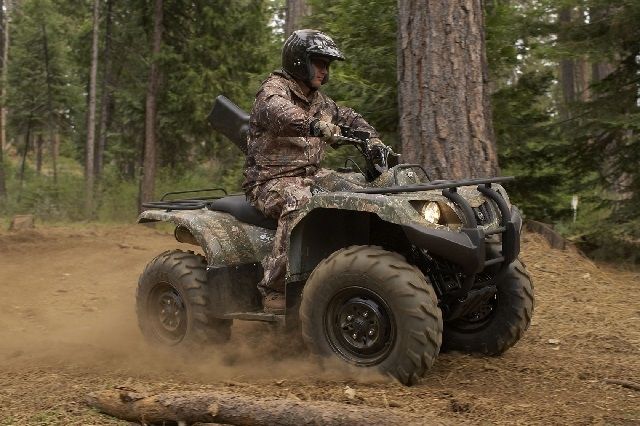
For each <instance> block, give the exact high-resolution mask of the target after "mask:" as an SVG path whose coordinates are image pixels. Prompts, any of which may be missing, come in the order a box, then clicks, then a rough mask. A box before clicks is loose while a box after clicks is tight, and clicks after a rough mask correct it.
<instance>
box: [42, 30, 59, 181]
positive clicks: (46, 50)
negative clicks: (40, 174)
mask: <svg viewBox="0 0 640 426" xmlns="http://www.w3.org/2000/svg"><path fill="white" fill-rule="evenodd" d="M42 48H43V51H44V70H45V77H46V81H47V111H48V115H47V131H48V133H49V147H50V150H51V162H52V167H53V183H54V184H56V183H58V164H57V161H58V156H57V155H56V150H55V148H54V146H53V145H54V141H53V134H54V132H53V91H52V90H51V69H50V67H49V64H50V62H49V41H48V38H47V27H46V26H45V25H44V24H42Z"/></svg>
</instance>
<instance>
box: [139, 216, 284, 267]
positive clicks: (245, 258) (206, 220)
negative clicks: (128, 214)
mask: <svg viewBox="0 0 640 426" xmlns="http://www.w3.org/2000/svg"><path fill="white" fill-rule="evenodd" d="M145 222H170V223H173V224H175V225H176V226H183V227H185V228H186V229H188V230H189V231H190V232H191V235H193V237H194V238H195V240H196V241H197V242H198V244H199V245H200V247H202V249H203V250H204V252H205V256H206V258H207V264H208V266H210V267H217V266H234V265H242V264H246V263H254V262H258V261H260V260H261V259H262V258H264V257H265V256H266V255H267V254H269V253H271V247H272V245H273V238H274V234H275V231H272V230H269V229H264V228H260V227H257V226H253V225H249V224H246V223H242V222H240V221H238V220H237V219H236V218H234V217H233V216H231V215H230V214H229V213H223V212H218V211H211V210H207V209H199V210H172V211H166V210H147V211H144V212H142V213H141V214H140V216H139V217H138V223H145Z"/></svg>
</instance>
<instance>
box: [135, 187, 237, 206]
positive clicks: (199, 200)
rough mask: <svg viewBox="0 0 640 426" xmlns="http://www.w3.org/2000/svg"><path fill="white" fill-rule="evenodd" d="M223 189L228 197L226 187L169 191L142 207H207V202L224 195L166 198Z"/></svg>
mask: <svg viewBox="0 0 640 426" xmlns="http://www.w3.org/2000/svg"><path fill="white" fill-rule="evenodd" d="M214 191H221V192H222V193H223V194H224V195H223V196H224V197H226V196H227V195H229V194H228V193H227V190H226V189H224V188H204V189H191V190H188V191H172V192H167V193H166V194H164V195H163V196H162V198H160V201H148V202H146V203H142V207H144V208H145V209H163V210H167V211H171V210H198V209H202V208H204V207H206V205H207V203H208V202H209V201H211V200H217V199H219V198H222V197H223V196H216V195H207V196H200V197H192V198H181V199H177V200H167V199H166V198H167V197H169V196H171V195H183V194H198V193H207V192H214Z"/></svg>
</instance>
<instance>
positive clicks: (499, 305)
mask: <svg viewBox="0 0 640 426" xmlns="http://www.w3.org/2000/svg"><path fill="white" fill-rule="evenodd" d="M496 288H497V293H496V295H495V296H494V297H493V298H491V299H489V301H488V302H487V303H486V304H485V305H484V306H481V307H480V309H479V310H478V311H477V312H473V313H471V314H467V315H465V316H464V317H462V318H457V319H455V320H453V321H451V322H448V323H446V324H445V326H444V334H443V336H442V349H443V351H449V350H458V351H463V352H472V353H482V354H486V355H500V354H502V353H503V352H505V351H506V350H507V349H509V348H510V347H511V346H513V345H515V344H516V342H517V341H518V340H520V338H521V337H522V335H523V334H524V332H525V330H526V329H527V328H528V327H529V324H530V323H531V316H532V315H533V305H534V302H533V283H532V281H531V277H529V274H528V273H527V270H526V269H525V267H524V265H523V264H522V263H521V262H520V260H515V261H514V262H513V263H512V264H511V265H509V269H507V272H506V274H505V276H504V277H503V278H502V279H501V280H500V281H499V282H498V283H497V284H496Z"/></svg>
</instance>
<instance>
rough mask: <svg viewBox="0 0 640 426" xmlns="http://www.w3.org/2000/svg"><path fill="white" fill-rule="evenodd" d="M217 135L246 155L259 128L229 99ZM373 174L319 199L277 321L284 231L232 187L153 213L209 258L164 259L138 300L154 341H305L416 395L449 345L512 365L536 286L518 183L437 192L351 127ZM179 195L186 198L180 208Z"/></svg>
mask: <svg viewBox="0 0 640 426" xmlns="http://www.w3.org/2000/svg"><path fill="white" fill-rule="evenodd" d="M209 119H210V122H211V123H212V125H213V127H214V128H215V129H217V130H219V131H221V132H222V133H223V134H225V135H227V136H228V137H230V138H231V139H232V140H233V141H234V142H235V143H236V144H237V145H238V146H239V147H240V148H244V149H246V145H245V143H246V131H247V127H248V126H247V123H248V116H247V114H246V113H244V112H243V111H241V110H240V109H239V108H238V107H236V106H235V105H233V103H231V102H230V101H229V100H228V99H226V98H224V97H218V98H217V99H216V103H215V105H214V108H213V110H212V112H211V114H210V116H209ZM342 131H343V132H342V133H343V135H344V136H342V137H339V138H336V140H335V143H336V144H338V145H339V144H351V145H353V146H355V147H356V148H357V149H358V151H359V152H360V153H361V154H362V157H363V158H364V166H363V169H364V170H362V169H361V168H360V167H359V166H358V164H357V162H356V161H354V160H353V159H348V160H347V162H346V163H345V164H346V165H351V167H347V166H345V167H344V168H341V169H338V170H337V171H336V172H335V173H333V174H330V175H329V176H328V177H327V178H326V179H324V180H323V179H319V180H318V181H317V182H316V185H315V186H314V187H312V194H313V196H312V198H311V201H310V202H309V203H308V204H306V205H305V206H304V207H303V208H302V209H301V210H300V212H299V214H298V216H297V219H296V223H295V226H294V227H293V228H292V229H293V230H292V232H291V235H290V237H289V238H290V246H289V247H290V248H289V255H288V268H287V274H286V312H285V313H284V314H283V315H275V314H271V313H265V312H264V311H263V308H262V306H261V295H260V294H259V292H258V289H257V287H256V284H257V283H258V282H259V281H260V278H261V276H262V267H261V263H260V261H261V260H262V259H263V258H264V256H265V255H267V254H268V253H270V252H271V247H272V243H273V236H274V230H275V229H276V222H275V221H273V220H271V219H269V218H266V217H264V216H263V215H262V214H261V213H260V212H259V211H258V210H256V209H255V208H254V207H252V206H251V205H250V204H249V203H248V202H247V201H246V199H245V196H244V195H243V194H241V195H227V193H226V192H225V191H224V190H223V189H207V190H198V191H181V192H174V193H169V194H165V196H164V197H163V198H162V200H160V201H157V202H151V203H147V204H146V205H145V208H147V210H146V211H144V212H142V214H141V215H140V217H139V219H138V221H139V222H140V223H145V222H157V221H162V222H170V223H172V224H173V225H175V233H174V234H175V238H176V240H177V241H179V242H181V243H186V244H193V245H196V246H200V247H201V249H202V251H203V252H204V256H202V255H199V254H195V253H194V252H192V251H182V250H172V251H167V252H165V253H162V254H160V255H159V256H158V257H156V258H155V259H153V260H152V261H151V262H150V263H149V264H148V265H147V266H146V268H145V270H144V272H143V273H142V275H141V277H140V280H139V283H138V289H137V295H136V296H137V314H138V319H139V325H140V328H141V330H142V332H143V334H144V336H145V337H146V338H147V339H149V340H151V341H153V342H156V343H161V344H164V345H177V346H185V347H190V346H191V345H193V344H207V343H213V344H216V343H222V342H225V341H227V340H228V339H229V338H230V328H231V325H232V322H233V321H234V320H250V321H268V322H272V323H276V324H281V325H283V326H286V327H287V328H294V329H296V328H295V327H292V326H297V327H298V328H297V330H298V331H301V335H302V338H303V339H304V341H305V343H306V345H307V346H308V348H309V349H310V350H311V352H313V353H315V354H318V355H321V356H326V357H335V358H338V359H341V360H343V361H345V362H347V363H350V364H355V365H357V366H361V367H366V368H375V369H378V370H380V371H381V372H383V373H385V374H389V375H392V376H393V377H395V378H397V379H398V380H400V381H401V382H402V383H405V384H412V383H415V382H416V381H418V380H419V379H420V377H422V376H423V374H424V373H425V372H426V371H427V370H428V369H429V368H430V367H431V366H432V365H433V363H434V361H435V359H436V357H437V355H438V353H439V351H440V350H441V347H442V349H443V350H459V351H466V352H476V353H482V354H489V355H498V354H501V353H502V352H504V351H506V350H507V349H508V348H509V347H511V346H512V345H514V344H515V343H516V342H517V341H518V340H519V339H520V338H521V337H522V334H523V332H524V331H525V330H526V329H527V327H528V326H529V323H530V321H531V315H532V313H533V304H534V300H533V285H532V282H531V279H530V278H529V275H528V274H527V272H526V270H525V267H524V265H523V264H522V262H520V261H519V260H518V254H519V251H520V229H521V225H522V219H521V216H520V213H519V212H518V209H517V208H516V207H515V206H513V205H511V204H510V202H509V197H508V196H507V193H506V191H505V190H504V188H503V187H502V186H501V185H500V183H501V182H505V181H508V180H509V179H510V178H505V177H497V178H491V179H469V180H459V181H449V180H431V179H430V178H429V175H428V173H427V172H426V170H424V168H422V167H421V166H419V165H413V164H396V165H392V164H390V163H392V162H393V160H394V157H396V156H395V155H394V154H393V152H392V151H391V149H388V148H384V147H379V146H373V145H370V144H369V142H368V135H367V134H366V133H359V132H356V131H352V130H351V129H348V128H343V129H342ZM176 197H177V198H178V199H176Z"/></svg>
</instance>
